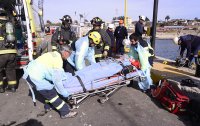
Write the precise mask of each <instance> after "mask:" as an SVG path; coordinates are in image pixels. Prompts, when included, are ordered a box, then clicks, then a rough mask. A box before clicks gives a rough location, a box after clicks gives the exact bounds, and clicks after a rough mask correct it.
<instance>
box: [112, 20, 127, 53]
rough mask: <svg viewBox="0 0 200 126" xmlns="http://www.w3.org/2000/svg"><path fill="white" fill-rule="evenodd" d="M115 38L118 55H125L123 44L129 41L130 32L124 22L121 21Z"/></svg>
mask: <svg viewBox="0 0 200 126" xmlns="http://www.w3.org/2000/svg"><path fill="white" fill-rule="evenodd" d="M114 36H115V38H116V54H120V55H123V54H124V45H123V44H122V42H123V40H124V39H127V36H128V32H127V29H126V27H124V21H123V20H120V21H119V26H117V27H116V29H115V32H114Z"/></svg>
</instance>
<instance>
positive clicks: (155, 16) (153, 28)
mask: <svg viewBox="0 0 200 126" xmlns="http://www.w3.org/2000/svg"><path fill="white" fill-rule="evenodd" d="M157 14H158V0H154V7H153V25H152V37H151V46H152V48H153V49H154V50H155V38H156V23H157Z"/></svg>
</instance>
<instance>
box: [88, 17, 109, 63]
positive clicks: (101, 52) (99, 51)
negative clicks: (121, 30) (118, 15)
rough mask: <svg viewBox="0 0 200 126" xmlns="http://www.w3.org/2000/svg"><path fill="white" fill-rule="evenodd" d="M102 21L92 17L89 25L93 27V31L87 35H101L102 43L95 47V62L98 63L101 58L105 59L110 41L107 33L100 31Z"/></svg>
mask: <svg viewBox="0 0 200 126" xmlns="http://www.w3.org/2000/svg"><path fill="white" fill-rule="evenodd" d="M102 23H103V21H102V19H100V18H99V17H94V18H93V19H92V20H91V24H92V25H93V29H92V30H90V31H89V32H88V33H87V34H88V35H89V33H90V32H93V31H97V32H99V34H100V35H101V38H102V41H101V42H100V44H99V45H97V46H95V60H96V62H99V61H100V60H101V59H102V58H103V57H107V55H108V51H109V49H110V45H111V40H110V37H109V35H108V33H107V32H106V31H105V30H104V29H101V25H102Z"/></svg>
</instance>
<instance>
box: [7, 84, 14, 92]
mask: <svg viewBox="0 0 200 126" xmlns="http://www.w3.org/2000/svg"><path fill="white" fill-rule="evenodd" d="M7 91H9V92H12V93H15V92H16V88H15V85H8V88H7Z"/></svg>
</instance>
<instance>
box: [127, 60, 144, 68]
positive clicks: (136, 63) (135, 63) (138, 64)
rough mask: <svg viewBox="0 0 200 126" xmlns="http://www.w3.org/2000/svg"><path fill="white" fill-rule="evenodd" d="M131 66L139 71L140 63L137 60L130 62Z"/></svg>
mask: <svg viewBox="0 0 200 126" xmlns="http://www.w3.org/2000/svg"><path fill="white" fill-rule="evenodd" d="M130 62H131V64H132V65H133V66H135V67H136V68H137V69H140V67H141V66H140V62H139V61H138V60H130Z"/></svg>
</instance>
